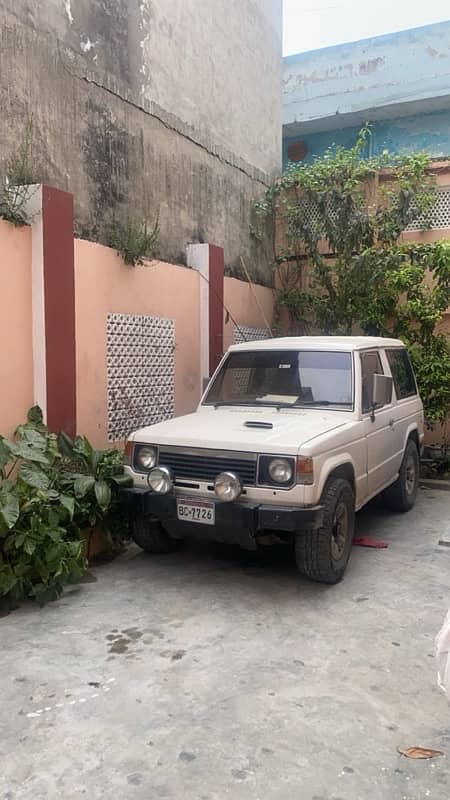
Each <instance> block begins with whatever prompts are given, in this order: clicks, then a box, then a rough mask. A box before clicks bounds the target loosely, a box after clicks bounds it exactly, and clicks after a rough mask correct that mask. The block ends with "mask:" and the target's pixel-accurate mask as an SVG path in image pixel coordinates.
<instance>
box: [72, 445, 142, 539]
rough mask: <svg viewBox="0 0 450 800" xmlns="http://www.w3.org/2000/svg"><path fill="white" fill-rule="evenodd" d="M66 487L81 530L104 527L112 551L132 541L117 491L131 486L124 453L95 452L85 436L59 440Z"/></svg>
mask: <svg viewBox="0 0 450 800" xmlns="http://www.w3.org/2000/svg"><path fill="white" fill-rule="evenodd" d="M59 446H60V451H61V453H62V457H63V483H64V486H65V487H66V489H69V490H70V492H71V494H72V495H73V497H74V498H75V517H74V518H75V522H76V523H77V524H78V527H79V528H80V529H83V528H87V527H91V528H93V527H100V528H101V530H102V532H103V535H104V537H105V539H106V541H107V543H108V544H109V546H110V548H111V549H113V550H115V549H120V548H121V547H122V546H123V544H124V542H125V541H127V539H129V521H128V518H127V517H126V515H125V513H124V512H123V510H122V507H121V505H120V503H119V498H118V493H117V488H118V487H119V486H121V485H129V484H130V479H129V478H128V477H127V476H125V475H124V474H123V453H122V452H121V451H120V450H115V449H111V450H95V449H94V448H93V447H92V445H91V444H90V442H89V441H88V439H86V437H85V436H77V437H76V438H75V439H71V437H70V436H68V435H67V434H65V433H61V434H60V436H59Z"/></svg>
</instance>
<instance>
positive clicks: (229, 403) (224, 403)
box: [204, 400, 257, 408]
mask: <svg viewBox="0 0 450 800" xmlns="http://www.w3.org/2000/svg"><path fill="white" fill-rule="evenodd" d="M204 405H206V406H211V405H212V406H214V408H220V407H221V406H255V405H257V402H256V401H255V400H253V402H250V401H249V400H217V402H216V403H205V404H204Z"/></svg>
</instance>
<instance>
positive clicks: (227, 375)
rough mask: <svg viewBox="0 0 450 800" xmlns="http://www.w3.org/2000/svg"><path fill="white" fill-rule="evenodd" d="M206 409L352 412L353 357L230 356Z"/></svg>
mask: <svg viewBox="0 0 450 800" xmlns="http://www.w3.org/2000/svg"><path fill="white" fill-rule="evenodd" d="M204 403H206V404H207V405H259V404H261V405H269V406H277V407H284V406H301V407H309V406H311V407H312V406H317V407H320V406H336V407H342V406H344V407H352V406H353V388H352V360H351V354H350V353H333V352H328V351H321V350H314V351H312V350H300V351H298V350H287V351H281V350H254V351H248V352H236V353H230V355H229V356H228V358H227V360H226V361H225V363H224V365H223V367H222V369H221V370H220V371H219V373H218V374H217V376H216V378H215V380H214V383H213V384H212V386H211V388H210V390H209V392H208V394H207V396H206V397H205V400H204Z"/></svg>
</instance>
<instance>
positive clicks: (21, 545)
mask: <svg viewBox="0 0 450 800" xmlns="http://www.w3.org/2000/svg"><path fill="white" fill-rule="evenodd" d="M62 438H63V439H64V442H65V445H64V446H65V447H66V452H65V453H63V452H62V450H61V449H60V445H59V442H58V437H57V436H56V435H55V434H53V433H50V432H49V431H48V429H47V428H46V426H45V425H44V424H43V420H42V413H41V411H40V409H39V408H37V407H35V408H33V409H30V411H29V413H28V418H27V422H26V423H25V424H24V425H20V426H19V427H18V428H17V431H16V434H15V438H14V440H13V441H10V440H8V439H5V438H4V437H0V604H1V605H2V606H3V607H6V608H14V607H16V606H17V605H18V604H19V603H20V601H21V600H22V599H23V598H24V597H29V598H32V599H34V600H36V601H37V602H38V603H39V604H40V605H43V604H44V603H45V602H47V601H48V600H54V599H56V598H57V597H59V596H60V594H61V593H62V591H63V588H64V586H65V585H66V584H67V583H70V582H73V581H76V580H77V579H79V578H80V577H81V576H82V574H83V572H84V571H85V569H86V559H85V558H84V555H83V542H82V538H81V531H82V529H83V528H86V527H89V526H92V525H95V524H98V523H99V522H101V524H102V526H103V529H104V530H105V531H107V532H109V535H110V541H111V542H112V541H113V540H115V541H116V542H117V541H118V540H119V525H120V524H122V523H123V517H121V516H119V515H118V516H117V521H113V519H114V517H115V514H116V512H117V510H118V509H117V504H118V499H117V495H116V494H114V489H113V486H115V485H116V482H120V481H121V479H122V480H123V479H124V476H123V474H121V473H123V468H122V467H121V463H120V462H121V454H120V452H119V451H111V450H110V451H105V452H103V451H96V450H94V449H93V448H92V447H91V445H90V444H89V442H88V441H87V439H85V438H84V437H77V438H76V439H75V440H74V441H73V442H72V440H70V439H69V438H68V437H65V436H63V437H62ZM69 442H70V445H71V447H70V455H69V456H68V455H67V449H68V447H69ZM74 465H75V466H76V467H77V469H79V471H77V472H74V471H73V468H74ZM90 471H91V472H92V473H94V474H90ZM126 530H127V528H126V524H125V525H124V528H123V529H122V528H121V529H120V541H122V540H123V538H125V537H126Z"/></svg>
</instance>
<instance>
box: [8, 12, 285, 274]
mask: <svg viewBox="0 0 450 800" xmlns="http://www.w3.org/2000/svg"><path fill="white" fill-rule="evenodd" d="M280 28H281V0H260V2H258V3H256V2H254V0H211V2H208V3H203V4H200V3H199V2H198V0H183V3H180V2H179V0H143V2H141V3H139V4H138V3H137V2H134V0H77V2H74V0H42V2H40V3H35V2H33V0H15V1H14V2H13V0H0V76H1V77H0V105H1V107H2V126H1V128H0V162H3V164H4V162H5V160H6V159H7V157H8V155H9V154H10V153H11V152H12V151H13V149H14V148H15V146H16V145H17V142H18V140H20V136H21V133H22V131H23V126H24V122H25V120H26V119H27V118H29V116H30V114H33V119H34V130H35V148H34V167H35V171H36V172H37V173H38V174H37V175H36V179H37V180H44V181H46V182H48V183H51V184H53V185H55V186H57V187H60V188H63V189H67V190H70V191H71V192H73V194H74V196H75V198H76V222H77V231H78V234H79V235H81V236H82V237H83V238H90V239H100V240H103V241H104V240H105V238H106V230H107V227H108V225H110V224H111V223H112V220H113V217H116V218H119V219H125V218H126V217H127V216H132V217H134V216H137V217H141V218H142V217H143V216H144V215H148V216H149V218H150V219H154V218H155V217H156V216H157V215H158V214H159V216H160V227H161V242H160V253H159V255H160V256H161V257H162V258H164V259H165V260H170V261H175V262H181V263H182V262H183V261H184V252H185V245H186V244H187V243H188V242H192V241H210V242H214V243H216V244H218V245H220V246H223V247H224V248H225V259H226V266H227V268H228V269H229V271H230V272H232V273H233V272H234V273H236V272H237V271H238V269H239V256H240V255H243V256H244V257H245V258H246V261H247V262H248V266H249V269H250V271H251V272H252V274H253V275H254V276H255V277H256V278H257V279H258V280H259V281H262V282H267V281H270V274H269V273H268V270H267V268H266V267H265V266H261V265H264V264H265V263H266V260H265V259H264V258H263V257H261V248H259V249H258V248H256V245H254V244H253V243H252V241H251V239H250V236H249V226H248V217H249V210H250V206H251V202H252V200H253V198H254V197H255V196H258V195H259V194H261V192H262V191H263V190H264V188H265V185H266V184H267V183H268V182H269V181H270V179H271V177H272V176H273V175H274V174H275V173H276V172H277V171H278V170H279V166H280V160H281V130H280V114H281V101H280V96H279V86H280V81H281V35H280V34H281V31H280Z"/></svg>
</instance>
